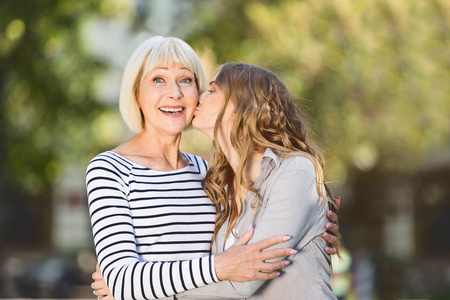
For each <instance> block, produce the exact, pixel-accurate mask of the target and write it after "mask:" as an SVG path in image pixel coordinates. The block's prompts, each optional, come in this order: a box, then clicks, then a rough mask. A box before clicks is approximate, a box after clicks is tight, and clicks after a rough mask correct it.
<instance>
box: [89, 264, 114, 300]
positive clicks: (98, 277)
mask: <svg viewBox="0 0 450 300" xmlns="http://www.w3.org/2000/svg"><path fill="white" fill-rule="evenodd" d="M92 279H94V282H93V283H92V284H91V288H92V289H93V290H94V291H93V293H94V295H96V296H97V298H98V299H101V300H114V297H113V295H112V293H111V291H110V290H109V288H108V286H107V285H106V281H105V279H103V276H102V273H100V267H99V266H98V264H97V267H96V272H95V273H92Z"/></svg>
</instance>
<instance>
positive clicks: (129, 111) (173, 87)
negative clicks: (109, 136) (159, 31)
mask: <svg viewBox="0 0 450 300" xmlns="http://www.w3.org/2000/svg"><path fill="white" fill-rule="evenodd" d="M205 88H206V81H205V78H204V74H203V70H202V68H201V65H200V63H199V60H198V57H197V55H196V54H195V52H194V51H193V50H192V49H191V48H190V47H189V46H188V45H187V44H186V43H184V42H183V41H181V40H179V39H176V38H162V37H154V38H151V39H149V40H147V41H145V42H144V43H143V44H142V45H141V46H140V47H139V48H138V49H137V50H136V51H135V52H134V54H133V55H132V57H131V59H130V61H129V63H128V65H127V67H126V69H125V73H124V76H123V82H122V87H121V95H120V109H121V113H122V116H123V117H124V120H125V121H126V123H127V124H128V126H129V127H130V128H131V129H132V130H133V131H135V132H136V135H135V136H134V137H132V138H131V139H130V140H128V141H127V142H125V143H124V144H122V145H120V146H118V147H117V148H115V149H114V150H112V151H107V152H104V153H102V154H100V155H98V156H97V157H95V158H94V159H93V160H92V161H91V162H90V164H89V166H88V170H87V173H86V180H87V189H88V199H89V209H90V214H91V222H92V228H93V234H94V241H95V247H96V252H97V256H98V259H99V265H100V269H101V270H102V274H103V275H104V277H105V279H106V281H107V284H108V286H109V287H111V291H112V293H113V295H114V297H115V298H116V299H156V298H164V297H169V296H171V295H174V294H177V293H180V292H183V291H186V290H189V289H194V288H199V287H201V286H205V285H207V284H211V283H214V282H218V281H220V280H234V281H248V280H256V279H261V280H269V279H273V278H275V277H277V276H278V275H279V274H280V273H279V272H277V271H276V270H278V269H281V268H282V267H284V266H286V265H287V264H288V261H287V260H282V261H278V262H266V261H267V260H270V259H272V258H275V257H286V256H287V255H290V254H293V253H296V250H293V249H291V248H284V249H274V250H267V251H262V250H264V249H266V248H267V247H270V246H272V245H274V244H278V243H281V242H285V241H287V240H288V239H290V238H291V237H290V236H286V235H279V236H275V237H270V238H268V239H266V240H263V241H260V242H257V243H253V244H251V245H245V244H246V243H247V241H248V240H249V238H250V237H251V235H252V232H253V227H251V226H250V227H249V230H248V231H247V233H246V234H245V235H244V236H243V237H242V238H241V239H240V240H238V241H237V242H236V243H235V244H234V245H233V246H232V247H231V248H229V249H228V250H227V251H225V252H223V253H221V254H217V255H209V250H210V243H211V239H212V235H213V233H214V224H215V214H216V211H215V207H214V206H212V205H211V201H210V199H209V198H208V196H207V195H206V194H205V192H204V190H203V189H202V186H201V180H202V179H203V177H204V175H205V174H206V172H207V163H206V161H205V160H203V159H202V158H200V157H198V156H195V155H190V154H185V153H182V152H180V150H179V143H180V138H181V131H182V130H183V129H185V128H186V127H187V126H188V125H189V124H190V122H191V120H192V116H193V114H194V111H195V109H196V106H197V102H198V94H199V92H202V91H204V90H205ZM100 284H101V282H100ZM93 287H94V288H96V291H95V293H96V295H98V296H99V298H101V297H102V295H106V294H107V292H106V291H104V288H105V287H104V286H103V287H102V286H99V285H95V286H94V285H93Z"/></svg>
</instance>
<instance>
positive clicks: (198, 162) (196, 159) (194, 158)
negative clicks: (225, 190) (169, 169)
mask: <svg viewBox="0 0 450 300" xmlns="http://www.w3.org/2000/svg"><path fill="white" fill-rule="evenodd" d="M184 155H186V157H187V158H188V159H189V161H190V162H191V164H193V165H195V166H198V167H200V168H202V169H203V168H204V169H205V170H208V168H209V164H208V162H207V161H206V159H204V158H203V157H201V156H198V155H194V154H189V153H184Z"/></svg>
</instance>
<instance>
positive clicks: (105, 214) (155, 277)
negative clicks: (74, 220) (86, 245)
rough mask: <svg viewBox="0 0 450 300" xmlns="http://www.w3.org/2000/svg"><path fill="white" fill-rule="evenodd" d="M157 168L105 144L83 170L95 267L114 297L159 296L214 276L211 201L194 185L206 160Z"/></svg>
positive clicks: (198, 183) (214, 279)
mask: <svg viewBox="0 0 450 300" xmlns="http://www.w3.org/2000/svg"><path fill="white" fill-rule="evenodd" d="M186 157H187V158H188V159H189V160H190V164H189V166H187V167H185V168H183V169H180V170H175V171H168V172H161V171H156V170H151V169H148V168H145V167H143V166H140V165H138V164H136V163H134V162H132V161H130V160H128V159H126V158H125V157H123V156H120V155H118V154H116V153H114V152H112V151H107V152H105V153H102V154H100V155H98V156H97V157H95V158H94V159H93V160H92V161H91V162H90V163H89V166H88V169H87V172H86V186H87V192H88V203H89V212H90V218H91V225H92V231H93V236H94V243H95V249H96V252H97V258H98V260H99V264H100V269H101V270H102V274H103V276H104V278H105V280H106V282H107V284H108V286H109V287H110V289H111V291H112V293H113V295H114V297H115V298H116V299H117V300H119V299H158V298H164V297H168V296H171V295H174V294H177V293H180V292H183V291H186V290H189V289H193V288H196V287H200V286H204V285H207V284H210V283H213V282H218V281H219V280H218V279H217V277H216V274H215V271H214V257H213V256H211V255H209V245H210V241H211V238H212V233H213V230H214V220H215V209H214V207H213V206H212V204H211V201H210V199H209V198H208V197H207V196H206V194H205V193H204V191H203V189H202V187H201V179H202V178H203V176H204V174H205V172H206V169H207V164H206V162H205V161H204V160H203V159H202V158H200V157H197V156H193V155H186Z"/></svg>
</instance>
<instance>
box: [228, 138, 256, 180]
mask: <svg viewBox="0 0 450 300" xmlns="http://www.w3.org/2000/svg"><path fill="white" fill-rule="evenodd" d="M220 146H221V149H222V151H223V153H224V155H225V157H226V158H227V160H228V162H229V164H230V166H231V168H232V169H233V171H234V174H237V172H238V169H239V161H240V158H241V157H240V154H239V153H237V151H236V150H235V149H234V148H233V146H232V145H231V142H228V143H221V144H220ZM263 156H264V152H254V151H250V152H249V153H248V154H247V157H246V159H245V165H244V169H243V170H242V180H243V181H244V182H246V183H247V184H251V183H253V182H254V181H255V180H256V178H257V177H258V175H259V171H260V165H261V160H262V158H263Z"/></svg>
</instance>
